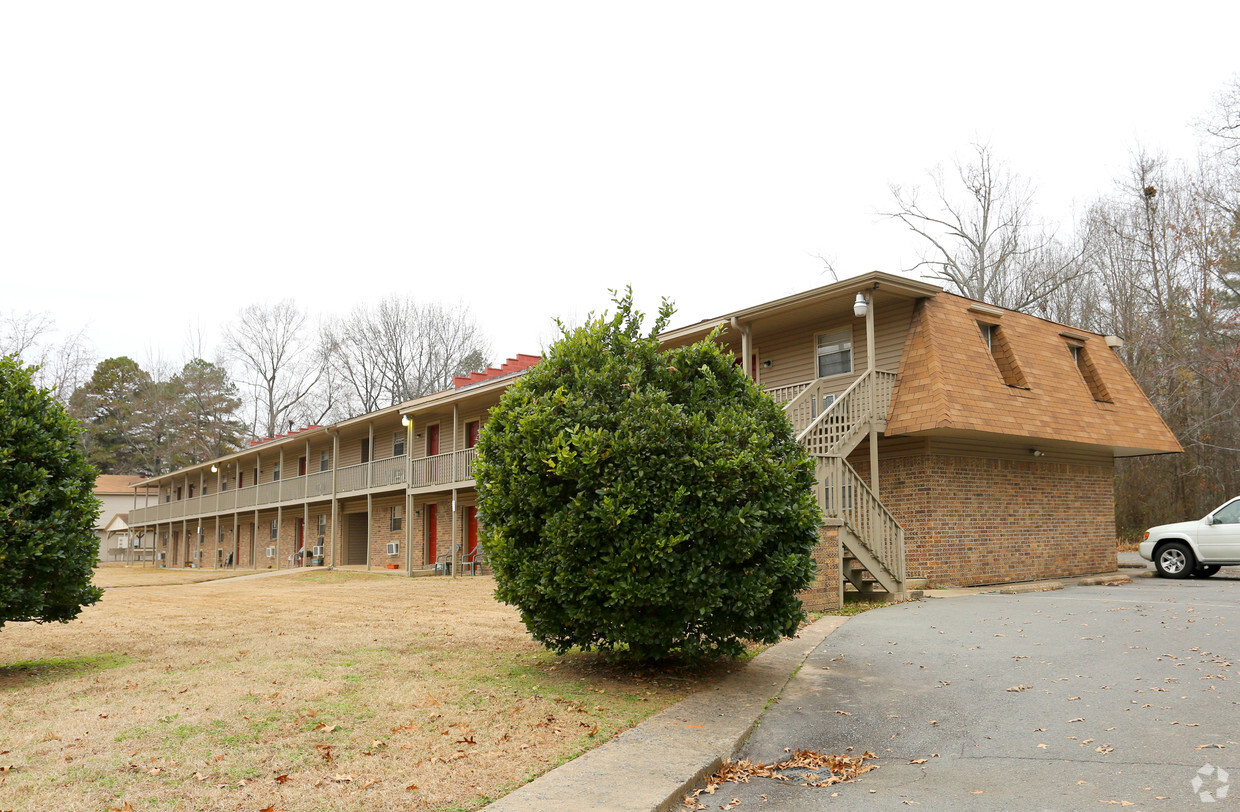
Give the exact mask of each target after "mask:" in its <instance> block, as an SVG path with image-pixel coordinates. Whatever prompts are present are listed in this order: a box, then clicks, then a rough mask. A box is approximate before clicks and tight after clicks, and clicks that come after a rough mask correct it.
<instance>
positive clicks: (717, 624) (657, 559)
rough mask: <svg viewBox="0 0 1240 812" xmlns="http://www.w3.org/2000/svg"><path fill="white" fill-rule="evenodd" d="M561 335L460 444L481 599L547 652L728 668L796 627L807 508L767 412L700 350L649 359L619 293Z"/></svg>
mask: <svg viewBox="0 0 1240 812" xmlns="http://www.w3.org/2000/svg"><path fill="white" fill-rule="evenodd" d="M615 305H616V313H615V315H614V316H612V317H610V318H608V317H607V316H606V315H604V316H603V317H601V318H591V319H590V320H589V321H588V323H587V324H585V325H584V326H583V327H580V328H577V329H574V330H566V329H564V328H563V327H561V332H562V336H561V338H560V339H559V340H558V341H557V342H556V343H555V344H553V345H552V347H551V348H550V351H549V352H548V354H547V357H546V358H545V359H544V360H543V361H542V362H541V363H539V364H538V365H537V366H535V367H533V368H532V369H531V370H530V371H529V372H527V373H526V374H525V375H524V376H523V377H522V378H521V379H520V380H519V381H517V382H516V383H515V384H514V385H512V386H510V387H509V388H508V390H507V392H505V394H504V395H503V397H502V398H501V399H500V402H499V404H498V405H497V406H496V407H495V408H494V409H492V410H491V414H490V419H489V420H488V422H487V425H486V427H485V429H484V430H483V432H482V436H481V438H480V439H479V442H478V460H477V463H476V467H475V469H474V470H475V476H476V479H477V483H478V498H479V507H480V512H481V515H482V541H483V544H484V545H485V546H486V549H487V554H488V556H489V558H490V562H491V564H492V566H493V568H494V570H495V578H496V594H497V596H498V597H499V598H500V599H501V600H503V601H504V602H506V603H509V604H512V605H514V606H516V607H517V608H518V610H519V611H520V613H521V618H522V620H523V621H524V623H525V626H526V628H527V629H528V630H529V631H530V633H531V634H532V635H533V636H534V638H535V639H536V640H538V641H540V642H542V643H543V644H544V645H546V646H547V647H548V648H551V649H553V650H556V651H560V652H563V651H565V650H567V649H569V648H571V647H573V646H579V647H581V648H583V649H593V648H599V649H605V650H614V651H617V652H620V653H622V654H624V655H626V656H629V657H633V658H637V659H658V658H663V657H667V656H670V655H673V654H680V655H687V656H690V657H697V656H703V655H726V656H737V655H740V654H741V653H742V652H743V650H744V645H745V641H746V640H755V641H761V642H766V643H772V642H775V641H777V640H778V639H779V638H780V637H781V636H785V635H792V634H794V633H795V632H796V629H797V624H798V623H799V622H800V620H801V619H802V617H803V616H804V613H803V611H802V609H801V603H800V600H799V599H798V598H797V593H798V592H800V591H801V590H802V589H804V588H805V587H806V586H808V584H809V583H810V580H811V577H812V574H813V562H812V560H811V558H810V550H811V549H812V548H813V546H814V544H815V543H816V542H817V531H816V528H817V524H818V509H817V506H816V505H815V502H814V499H813V494H812V488H813V484H814V475H813V468H812V463H811V462H810V460H809V458H808V457H807V456H806V455H805V453H804V451H803V450H802V449H801V448H800V447H799V446H798V445H797V443H796V441H795V438H794V437H793V435H792V427H791V425H790V424H789V422H788V420H787V419H786V418H785V417H784V414H783V412H782V411H781V410H780V408H779V407H778V406H777V405H776V404H775V403H774V402H773V401H772V400H771V399H770V398H769V397H767V396H766V395H764V394H763V393H762V392H761V391H760V390H759V389H758V388H757V387H756V386H754V384H753V383H752V382H751V381H750V380H749V379H748V378H746V377H745V376H744V374H743V373H742V372H741V371H740V370H739V369H738V368H737V367H736V365H735V363H734V361H733V358H732V355H731V354H730V353H728V352H727V351H726V350H724V349H722V348H720V346H719V345H718V344H717V343H716V339H717V337H718V336H717V334H712V335H711V336H710V337H709V338H707V339H705V340H703V341H700V342H698V343H696V344H693V345H691V346H686V347H678V348H674V349H670V350H666V351H664V350H661V349H660V347H659V342H658V340H657V338H656V336H657V334H658V333H659V332H660V331H661V330H662V329H663V327H664V326H665V325H666V323H667V321H668V319H669V317H670V316H671V313H672V309H671V306H670V305H669V304H668V303H667V302H664V304H663V307H662V308H661V309H660V314H659V318H658V320H657V322H656V324H655V327H654V329H653V330H652V331H651V332H650V333H649V334H643V333H642V320H643V318H642V315H641V314H640V313H637V312H635V311H634V310H633V302H632V295H631V293H626V294H625V295H624V296H623V297H620V298H617V299H616V300H615Z"/></svg>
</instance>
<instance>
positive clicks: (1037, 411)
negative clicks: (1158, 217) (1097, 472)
mask: <svg viewBox="0 0 1240 812" xmlns="http://www.w3.org/2000/svg"><path fill="white" fill-rule="evenodd" d="M977 305H978V303H977V302H974V301H973V300H971V299H965V298H962V297H960V296H955V295H952V294H950V293H940V294H938V295H937V296H935V297H933V298H929V299H922V300H920V301H919V302H918V303H917V306H916V309H915V311H914V314H913V326H912V328H911V331H910V333H909V338H908V342H907V344H906V345H905V350H904V356H903V358H902V359H901V362H900V379H899V382H898V383H897V387H896V392H895V396H894V397H893V399H892V404H891V411H890V413H889V415H888V419H887V432H886V434H887V436H889V437H890V436H895V435H901V434H916V433H924V432H930V431H936V430H938V431H942V430H953V431H959V432H970V433H972V432H984V433H988V434H1003V435H1009V436H1018V437H1025V438H1029V439H1030V440H1031V441H1032V440H1044V441H1062V442H1070V443H1085V444H1089V445H1101V446H1109V447H1110V448H1111V449H1112V451H1113V453H1115V454H1117V455H1131V454H1157V453H1171V452H1177V451H1182V450H1183V449H1182V448H1181V447H1180V444H1179V442H1177V441H1176V439H1175V436H1174V435H1173V434H1172V433H1171V430H1170V429H1169V428H1168V427H1167V424H1166V423H1164V422H1163V420H1162V418H1161V417H1159V415H1158V412H1157V411H1156V410H1155V409H1154V407H1153V405H1152V404H1151V403H1150V401H1149V399H1148V398H1147V397H1146V396H1145V393H1144V392H1142V391H1141V387H1139V386H1138V385H1137V383H1136V381H1134V380H1133V378H1132V376H1131V375H1130V374H1129V372H1128V369H1127V368H1126V367H1125V366H1124V364H1123V362H1122V361H1121V360H1120V359H1119V357H1118V356H1117V355H1116V354H1115V351H1114V350H1113V349H1112V348H1111V347H1109V346H1107V343H1106V340H1105V339H1104V338H1103V337H1102V336H1100V335H1097V334H1096V333H1089V332H1086V331H1083V330H1078V329H1075V328H1068V327H1065V326H1063V325H1060V324H1056V323H1054V322H1050V321H1046V320H1045V319H1039V318H1036V317H1034V316H1029V315H1026V314H1024V313H1018V312H1016V311H1012V310H1002V311H1000V310H999V309H997V308H991V307H988V306H986V307H984V308H982V309H971V308H977ZM979 322H984V323H990V324H996V325H999V327H1000V328H1001V330H1002V338H1003V341H1004V342H1005V343H1006V344H1007V347H1008V348H1009V349H1010V352H1011V354H1012V355H1013V356H1015V360H1016V363H1017V364H1018V365H1019V367H1020V371H1021V373H1023V376H1024V378H1025V381H1026V383H1027V385H1028V388H1027V389H1025V388H1018V387H1013V386H1009V385H1007V384H1006V383H1005V382H1004V378H1003V374H1002V372H1001V371H1000V368H999V366H998V364H997V363H996V361H995V358H994V357H992V354H991V351H990V350H989V349H988V348H987V346H986V341H985V339H984V338H983V336H982V332H981V329H980V327H979V324H978V323H979ZM1071 344H1077V345H1080V346H1083V347H1084V348H1085V353H1086V355H1087V357H1088V359H1089V361H1090V363H1091V364H1092V365H1093V369H1094V372H1095V374H1096V377H1097V379H1099V380H1100V381H1101V383H1102V385H1103V386H1105V394H1106V395H1107V396H1109V397H1110V399H1111V401H1112V402H1109V403H1108V402H1101V401H1098V400H1095V398H1094V394H1093V393H1092V392H1091V390H1090V388H1089V385H1088V384H1087V383H1086V381H1085V378H1084V377H1083V376H1082V373H1081V372H1080V370H1078V368H1077V365H1076V362H1075V361H1074V360H1073V356H1072V352H1071V350H1070V349H1069V346H1070V345H1071Z"/></svg>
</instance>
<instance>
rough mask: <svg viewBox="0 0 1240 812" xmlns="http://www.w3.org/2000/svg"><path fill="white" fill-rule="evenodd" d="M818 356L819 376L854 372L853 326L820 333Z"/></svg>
mask: <svg viewBox="0 0 1240 812" xmlns="http://www.w3.org/2000/svg"><path fill="white" fill-rule="evenodd" d="M817 358H818V377H819V378H825V377H827V376H828V375H840V374H843V373H845V372H852V328H851V327H844V328H842V329H840V330H832V331H831V332H829V333H823V334H821V335H819V336H818V346H817Z"/></svg>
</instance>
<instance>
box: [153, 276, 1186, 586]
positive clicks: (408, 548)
mask: <svg viewBox="0 0 1240 812" xmlns="http://www.w3.org/2000/svg"><path fill="white" fill-rule="evenodd" d="M719 324H724V325H726V333H725V334H724V336H723V340H725V341H727V342H728V344H729V345H730V347H731V348H732V349H733V351H734V352H735V353H736V355H737V362H738V364H739V365H741V366H742V367H743V368H744V370H745V372H746V373H747V374H749V375H750V376H751V377H752V378H753V379H754V380H755V381H756V382H757V383H758V384H759V385H760V386H762V387H763V388H764V389H765V390H766V391H767V392H768V393H769V394H770V395H771V396H772V397H773V398H775V400H776V401H777V402H779V403H782V404H784V408H785V412H786V413H787V414H788V416H789V419H790V421H791V422H792V424H793V427H794V429H795V431H796V432H797V436H798V439H799V441H800V442H801V443H802V444H803V445H804V446H805V447H806V449H807V451H808V452H809V453H810V454H811V455H812V456H813V457H814V458H815V459H816V461H817V475H818V476H817V479H818V486H817V494H818V499H819V503H820V506H821V507H822V509H823V516H824V518H823V528H822V532H821V535H822V539H823V542H822V544H821V545H820V547H819V549H818V551H817V553H816V557H817V559H818V561H819V564H820V568H819V573H820V575H819V579H818V582H817V583H816V584H815V586H814V588H813V589H811V591H810V593H808V594H807V595H806V598H807V604H808V605H810V606H811V607H813V608H822V607H826V606H832V605H837V604H838V603H839V602H840V601H841V600H842V599H843V596H844V593H845V591H858V592H862V593H878V594H882V593H890V594H894V595H901V594H904V593H905V592H907V589H908V583H909V582H910V580H912V579H926V580H929V581H930V582H932V583H934V582H938V583H953V584H982V583H997V582H1005V581H1018V580H1028V579H1034V578H1046V577H1063V576H1069V575H1079V574H1087V573H1093V572H1102V571H1107V570H1111V569H1113V568H1114V566H1115V557H1114V535H1115V534H1114V497H1113V471H1114V460H1115V459H1116V458H1117V457H1121V456H1132V455H1142V454H1160V453H1172V452H1177V451H1179V450H1180V446H1179V444H1178V443H1177V442H1176V440H1175V438H1174V437H1173V436H1172V434H1171V432H1170V430H1169V429H1168V428H1167V426H1166V425H1165V424H1164V423H1163V421H1162V420H1161V418H1160V417H1159V416H1158V414H1157V412H1156V411H1155V410H1154V408H1153V407H1152V405H1151V404H1150V402H1149V400H1148V399H1147V398H1146V397H1145V395H1144V393H1143V392H1142V391H1141V389H1140V388H1139V387H1138V386H1137V384H1136V382H1135V381H1134V380H1133V379H1132V377H1131V375H1129V373H1128V371H1127V369H1126V368H1125V367H1124V365H1123V363H1122V361H1121V360H1120V358H1119V356H1118V355H1117V354H1116V352H1115V351H1114V348H1115V347H1117V346H1119V345H1120V343H1121V342H1120V341H1119V339H1117V338H1115V337H1107V336H1101V335H1097V334H1094V333H1089V332H1086V331H1082V330H1077V329H1074V328H1070V327H1067V326H1065V325H1060V324H1055V323H1052V322H1049V321H1046V320H1044V319H1040V318H1036V317H1033V316H1029V315H1026V314H1022V313H1017V312H1014V311H1010V310H1004V309H1002V308H997V307H993V306H991V305H987V304H985V303H982V302H975V301H971V300H969V299H964V298H962V297H959V296H955V295H952V294H948V293H946V292H944V291H943V290H942V289H941V288H939V287H937V286H935V285H931V284H927V283H925V282H921V281H916V280H910V279H905V278H902V277H897V276H892V275H889V274H882V273H871V274H866V275H863V276H860V277H856V278H853V279H847V280H843V281H841V282H837V283H835V284H832V285H827V286H825V287H821V288H817V289H814V290H810V291H806V292H804V293H800V294H796V295H794V296H789V297H785V298H783V299H778V300H775V301H772V302H766V303H763V304H759V305H755V306H753V307H749V308H745V309H743V310H739V311H736V312H734V313H729V314H725V315H723V316H720V317H718V318H714V319H708V320H705V321H702V322H699V323H697V324H692V325H688V326H685V327H681V328H678V329H674V330H669V331H668V332H666V333H665V334H664V335H663V336H662V339H663V341H664V342H665V344H666V345H668V346H673V345H676V344H680V343H688V342H692V341H695V340H698V339H699V338H702V337H704V336H706V335H708V334H709V333H710V332H711V330H713V329H714V328H715V327H716V326H717V325H719ZM536 361H537V358H536V357H534V356H518V357H517V358H516V359H510V361H509V363H508V364H505V365H504V366H503V367H501V368H500V369H495V370H488V371H486V372H483V373H475V374H474V375H472V376H470V377H469V378H464V379H457V381H456V385H455V386H454V387H453V388H451V389H449V390H446V391H444V392H440V393H437V394H434V395H430V396H428V397H424V398H420V399H418V400H414V401H410V402H408V403H403V404H400V405H399V406H394V407H391V408H389V409H385V410H381V411H378V412H374V413H371V414H367V415H362V416H360V417H357V418H353V419H351V420H347V421H343V422H341V423H338V424H335V425H332V426H312V427H309V428H307V429H303V430H301V431H299V432H294V433H291V434H289V435H284V436H282V437H278V438H273V439H271V440H267V441H264V442H262V443H258V444H256V445H253V446H251V447H250V448H247V449H245V450H243V451H241V452H238V453H236V454H233V455H230V456H228V457H224V458H221V459H219V460H214V461H212V462H210V463H205V464H203V465H201V466H197V467H195V468H191V469H186V470H184V471H178V472H176V473H174V474H169V475H165V476H162V477H157V478H153V479H152V480H149V482H148V483H147V484H149V485H152V486H154V487H157V488H158V494H159V496H158V502H157V503H156V504H154V505H144V506H138V507H136V509H135V510H133V511H131V516H132V518H131V521H130V524H131V525H138V524H141V525H143V526H145V527H147V528H149V530H150V532H153V533H155V534H156V538H157V539H158V544H159V545H160V546H159V548H158V549H159V551H160V552H161V553H165V554H166V555H165V556H164V561H165V563H167V564H168V565H170V566H184V565H187V564H189V565H196V566H227V565H229V564H231V565H232V566H242V567H249V566H256V567H259V568H263V567H277V568H279V567H289V566H306V565H313V564H314V563H315V562H316V561H317V560H319V559H321V561H322V563H323V564H324V565H327V566H336V567H365V568H369V569H388V568H392V569H397V570H400V571H402V572H406V573H410V574H412V573H415V572H419V571H421V572H441V573H447V572H456V573H459V572H462V571H463V570H465V571H472V570H473V569H474V566H473V565H474V564H475V563H476V562H477V561H478V560H479V558H480V553H479V551H478V549H477V528H478V516H477V509H476V502H475V492H474V487H473V486H474V482H473V479H472V474H471V470H470V466H471V464H472V460H473V446H474V443H475V442H476V441H477V437H478V432H479V431H480V430H481V427H482V426H483V425H484V424H485V421H486V415H487V412H488V410H489V408H490V407H491V406H492V405H494V404H495V403H496V402H497V400H498V398H499V396H500V394H501V393H502V391H503V390H504V388H505V387H507V386H508V385H509V384H510V383H511V382H512V381H513V380H515V379H516V378H517V377H518V376H519V375H520V374H522V372H523V370H524V369H525V368H527V367H528V366H529V365H530V364H532V363H535V362H536ZM303 548H304V549H305V551H306V553H307V554H306V555H305V556H302V557H299V555H298V553H299V551H301V550H302V549H303ZM230 556H231V558H230Z"/></svg>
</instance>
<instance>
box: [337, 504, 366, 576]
mask: <svg viewBox="0 0 1240 812" xmlns="http://www.w3.org/2000/svg"><path fill="white" fill-rule="evenodd" d="M369 521H370V514H369V513H350V514H348V524H347V526H346V532H345V541H344V561H343V562H342V563H343V564H344V565H345V566H355V565H358V564H363V565H364V564H365V563H366V535H367V534H366V525H367V523H368V522H369Z"/></svg>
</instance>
